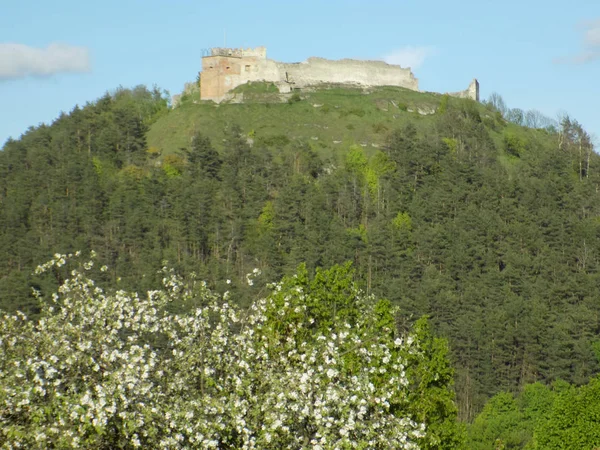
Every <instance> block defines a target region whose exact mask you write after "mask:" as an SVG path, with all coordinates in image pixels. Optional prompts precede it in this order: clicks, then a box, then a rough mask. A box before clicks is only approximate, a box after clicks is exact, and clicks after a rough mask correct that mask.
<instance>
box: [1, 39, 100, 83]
mask: <svg viewBox="0 0 600 450" xmlns="http://www.w3.org/2000/svg"><path fill="white" fill-rule="evenodd" d="M90 69H91V64H90V55H89V51H88V49H87V48H85V47H74V46H71V45H66V44H58V43H53V44H50V45H48V47H46V48H35V47H29V46H28V45H23V44H15V43H10V42H8V43H2V42H0V79H3V78H4V79H14V78H24V77H27V76H48V75H54V74H57V73H67V72H70V73H81V72H89V71H90Z"/></svg>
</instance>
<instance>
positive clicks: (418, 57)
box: [383, 46, 435, 70]
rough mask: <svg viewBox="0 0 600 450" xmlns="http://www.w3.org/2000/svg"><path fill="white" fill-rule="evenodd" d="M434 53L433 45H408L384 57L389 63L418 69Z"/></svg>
mask: <svg viewBox="0 0 600 450" xmlns="http://www.w3.org/2000/svg"><path fill="white" fill-rule="evenodd" d="M433 54H435V49H434V48H433V47H413V46H407V47H403V48H399V49H398V50H394V51H392V52H391V53H388V54H387V55H385V56H384V57H383V60H384V61H385V62H386V63H388V64H396V65H400V66H402V67H410V68H411V69H413V70H416V69H418V68H419V67H421V66H422V65H423V63H424V62H425V59H426V58H427V57H428V56H431V55H433Z"/></svg>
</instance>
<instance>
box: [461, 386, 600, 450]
mask: <svg viewBox="0 0 600 450" xmlns="http://www.w3.org/2000/svg"><path fill="white" fill-rule="evenodd" d="M467 447H468V448H470V449H474V450H478V449H481V450H483V449H494V448H502V449H530V450H533V449H535V450H537V449H540V450H541V449H552V450H554V449H556V450H558V449H561V450H562V449H564V450H568V449H595V448H598V447H600V379H598V378H594V379H592V380H591V381H590V383H589V384H587V385H584V386H581V387H575V386H571V385H569V384H567V383H565V382H561V381H558V382H555V383H554V384H553V385H552V386H545V385H543V384H541V383H534V384H529V385H527V386H525V388H524V390H523V391H522V392H521V393H519V395H518V396H516V397H515V396H514V395H512V394H510V393H507V392H503V393H500V394H497V395H496V396H494V397H493V398H492V399H490V401H489V402H488V403H487V404H486V405H485V408H484V409H483V411H482V412H481V414H480V415H479V416H478V417H477V418H476V419H475V421H474V423H473V424H472V425H471V426H469V433H468V441H467Z"/></svg>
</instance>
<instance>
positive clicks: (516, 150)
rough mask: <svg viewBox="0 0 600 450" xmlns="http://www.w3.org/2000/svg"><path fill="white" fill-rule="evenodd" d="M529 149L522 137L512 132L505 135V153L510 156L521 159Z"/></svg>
mask: <svg viewBox="0 0 600 450" xmlns="http://www.w3.org/2000/svg"><path fill="white" fill-rule="evenodd" d="M527 147H528V145H527V141H526V140H525V139H523V138H522V137H521V136H519V135H517V134H514V133H511V132H507V133H506V134H505V135H504V151H505V152H506V153H507V154H509V155H510V156H515V157H517V158H519V157H521V155H522V154H523V153H524V152H526V151H527Z"/></svg>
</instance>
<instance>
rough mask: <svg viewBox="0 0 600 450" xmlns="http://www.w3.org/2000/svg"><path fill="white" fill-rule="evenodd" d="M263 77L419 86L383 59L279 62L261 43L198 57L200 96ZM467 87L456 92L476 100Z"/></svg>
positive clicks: (291, 82) (216, 96) (283, 81)
mask: <svg viewBox="0 0 600 450" xmlns="http://www.w3.org/2000/svg"><path fill="white" fill-rule="evenodd" d="M253 81H263V82H271V83H273V84H275V86H277V88H278V89H279V92H280V93H289V92H291V91H292V90H293V89H302V88H306V87H310V86H318V85H321V84H342V85H354V86H360V87H372V86H399V87H403V88H407V89H411V90H414V91H418V90H419V84H418V80H417V79H416V78H415V76H414V75H413V73H412V71H411V69H410V68H403V67H400V66H397V65H392V64H387V63H385V62H383V61H359V60H354V59H342V60H338V61H331V60H327V59H323V58H309V59H308V60H307V61H304V62H301V63H280V62H277V61H273V60H271V59H268V58H267V50H266V48H265V47H257V48H248V49H233V48H213V49H211V53H210V55H209V56H205V57H203V58H202V72H201V73H200V98H201V99H202V100H213V101H215V102H217V103H219V102H221V101H223V100H228V99H230V98H231V97H232V94H231V91H232V90H233V89H234V88H235V87H237V86H239V85H242V84H245V83H249V82H253ZM474 83H475V85H473V83H472V84H471V86H469V89H467V90H466V91H462V92H459V93H456V94H450V95H456V96H459V97H468V98H472V99H474V100H479V84H478V83H477V81H476V80H474Z"/></svg>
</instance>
